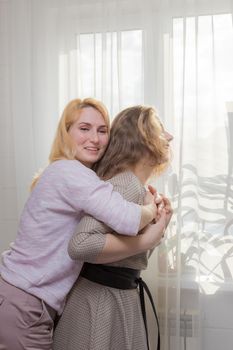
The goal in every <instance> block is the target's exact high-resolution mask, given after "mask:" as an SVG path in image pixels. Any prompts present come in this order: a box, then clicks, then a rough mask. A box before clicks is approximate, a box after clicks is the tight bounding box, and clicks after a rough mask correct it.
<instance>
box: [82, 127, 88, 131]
mask: <svg viewBox="0 0 233 350" xmlns="http://www.w3.org/2000/svg"><path fill="white" fill-rule="evenodd" d="M80 130H82V131H88V130H89V129H88V128H84V127H82V128H80Z"/></svg>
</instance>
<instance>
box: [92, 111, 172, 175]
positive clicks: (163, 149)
mask: <svg viewBox="0 0 233 350" xmlns="http://www.w3.org/2000/svg"><path fill="white" fill-rule="evenodd" d="M163 132H164V129H163V126H162V123H161V121H160V119H159V117H158V114H157V112H156V110H155V109H154V108H153V107H148V106H142V105H140V106H134V107H129V108H126V109H125V110H123V111H122V112H120V113H119V114H118V115H117V116H116V118H115V119H114V120H113V123H112V126H111V131H110V141H109V144H108V148H107V150H106V152H105V154H104V156H103V157H102V159H101V160H100V161H99V162H98V163H97V164H96V165H95V170H96V172H97V174H98V175H99V176H100V177H102V178H103V179H109V178H111V177H112V176H114V175H116V174H118V173H120V172H122V171H124V170H127V169H129V167H130V166H134V165H136V164H137V162H139V161H140V160H141V159H142V158H144V157H146V158H147V159H148V160H149V162H150V165H151V166H152V167H153V168H154V169H153V170H154V172H155V173H157V174H158V173H160V172H162V171H163V170H164V169H165V167H166V166H167V165H168V163H169V148H168V141H167V140H166V138H165V136H164V133H163Z"/></svg>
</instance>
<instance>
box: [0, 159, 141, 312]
mask: <svg viewBox="0 0 233 350" xmlns="http://www.w3.org/2000/svg"><path fill="white" fill-rule="evenodd" d="M84 212H85V213H87V214H90V215H91V216H94V217H95V218H96V219H98V220H100V221H103V222H105V223H106V224H107V225H108V226H109V227H111V228H112V229H113V230H114V231H117V232H119V233H122V234H127V235H136V234H137V232H138V230H139V223H140V218H141V210H140V207H139V206H138V205H137V204H134V203H129V202H127V201H125V200H124V199H123V198H122V197H121V195H120V194H119V193H117V192H113V186H112V185H111V184H110V183H106V182H104V181H101V180H100V179H99V178H98V177H97V175H96V174H95V172H93V171H92V170H91V169H89V168H87V167H85V166H84V165H82V164H81V163H80V162H79V161H76V160H59V161H56V162H54V163H52V164H50V165H49V166H48V167H47V168H46V169H45V171H44V172H43V174H42V176H41V178H40V180H39V181H38V183H37V185H36V187H35V188H34V190H33V191H32V193H31V195H30V197H29V199H28V200H27V202H26V204H25V207H24V210H23V213H22V216H21V220H20V224H19V229H18V233H17V237H16V239H15V241H14V242H13V243H12V244H11V248H10V250H8V251H6V252H4V253H3V258H2V266H1V275H2V277H3V279H5V280H6V281H7V282H9V283H11V284H13V285H14V286H16V287H18V288H21V289H23V290H25V291H26V292H28V293H31V294H33V295H35V296H37V297H39V298H41V299H43V300H44V301H45V302H46V303H47V304H49V305H50V306H51V307H53V308H54V309H55V310H57V312H58V313H59V314H60V313H61V312H62V310H63V307H64V303H65V297H66V295H67V293H68V292H69V290H70V289H71V287H72V285H73V283H74V281H75V280H76V278H77V277H78V275H79V272H80V270H81V268H82V263H81V262H77V261H76V262H75V261H73V260H71V258H70V257H69V255H68V253H67V246H68V242H69V240H70V238H71V237H72V234H73V233H74V232H75V228H76V226H77V224H78V223H79V221H80V219H81V217H82V216H83V215H84Z"/></svg>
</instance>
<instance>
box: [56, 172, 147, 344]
mask: <svg viewBox="0 0 233 350" xmlns="http://www.w3.org/2000/svg"><path fill="white" fill-rule="evenodd" d="M109 181H110V182H111V183H112V184H113V186H114V190H116V191H118V192H120V193H121V194H122V196H123V197H124V198H125V199H127V200H128V201H132V202H135V203H138V204H142V203H143V198H144V195H145V189H144V187H143V185H142V184H141V183H140V181H139V180H138V178H137V177H136V176H135V175H134V174H133V173H132V172H129V171H128V172H124V173H121V174H119V175H117V176H114V177H113V178H112V179H111V180H109ZM107 232H111V229H110V228H109V227H107V226H106V225H105V224H103V223H101V222H99V221H97V220H95V219H94V218H92V217H90V216H84V217H83V219H82V220H81V221H80V223H79V225H78V228H77V232H76V234H75V235H74V236H73V238H72V240H71V242H70V245H69V254H70V255H71V256H72V258H76V259H79V260H83V261H87V262H90V263H94V262H95V261H96V257H97V256H98V254H99V253H100V252H101V251H102V249H103V246H104V244H105V237H106V236H105V235H104V234H105V233H107ZM150 253H151V252H147V253H143V254H138V255H135V256H133V257H130V258H127V259H124V260H121V261H118V262H115V263H111V264H105V265H109V266H121V267H128V268H133V269H136V270H142V269H146V267H147V262H148V257H149V255H150ZM53 349H54V350H146V349H147V343H146V334H145V328H144V323H143V318H142V313H141V305H140V300H139V293H138V290H137V289H128V290H122V289H116V288H110V287H107V286H103V285H100V284H97V283H94V282H92V281H89V280H87V279H85V278H83V277H81V276H80V277H79V278H78V280H77V281H76V283H75V284H74V286H73V288H72V290H71V292H70V294H69V296H68V298H67V303H66V306H65V309H64V312H63V314H62V316H61V318H60V321H59V323H58V325H57V328H56V329H55V333H54V346H53Z"/></svg>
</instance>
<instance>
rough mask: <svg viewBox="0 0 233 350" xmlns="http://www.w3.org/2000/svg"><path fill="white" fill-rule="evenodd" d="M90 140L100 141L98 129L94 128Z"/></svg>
mask: <svg viewBox="0 0 233 350" xmlns="http://www.w3.org/2000/svg"><path fill="white" fill-rule="evenodd" d="M90 140H91V141H92V142H94V143H98V142H99V135H98V132H97V130H92V132H91V136H90Z"/></svg>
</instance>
